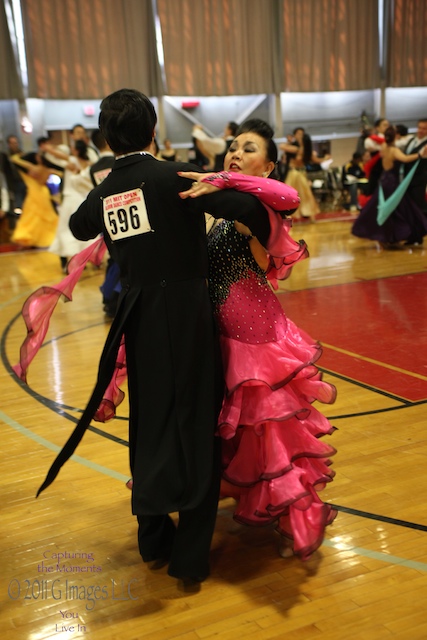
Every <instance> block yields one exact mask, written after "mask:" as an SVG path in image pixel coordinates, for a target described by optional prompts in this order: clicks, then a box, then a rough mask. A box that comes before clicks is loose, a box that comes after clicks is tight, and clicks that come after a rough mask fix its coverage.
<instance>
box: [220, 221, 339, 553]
mask: <svg viewBox="0 0 427 640" xmlns="http://www.w3.org/2000/svg"><path fill="white" fill-rule="evenodd" d="M284 232H285V230H284ZM208 251H209V263H210V274H209V286H210V294H211V299H212V301H213V303H214V310H215V315H216V319H217V323H218V327H219V332H220V341H221V350H222V356H223V363H224V370H225V381H226V389H227V390H226V395H225V398H224V402H223V406H222V410H221V414H220V419H219V423H218V431H219V434H220V435H221V437H222V438H223V443H222V450H223V453H222V465H223V493H224V494H225V495H228V496H232V497H234V498H235V499H236V501H237V504H236V508H235V513H234V518H235V519H236V520H237V521H239V522H242V523H245V524H249V525H264V524H265V525H267V524H270V523H273V522H274V523H275V524H276V526H277V530H278V531H279V533H281V534H282V535H284V536H286V537H287V538H289V539H290V540H292V543H293V548H294V553H295V554H297V555H299V556H300V557H301V558H303V559H306V558H308V557H309V556H310V555H311V554H312V553H313V552H314V551H315V550H316V549H317V548H318V547H319V546H320V544H321V543H322V540H323V535H324V530H325V527H326V526H327V525H328V524H330V523H331V522H332V520H333V519H334V517H335V515H336V512H335V511H334V510H333V509H332V508H331V507H330V506H329V505H327V504H324V503H323V502H322V501H321V499H320V498H319V496H318V493H317V492H318V491H319V490H320V489H322V488H323V487H324V486H325V484H326V483H328V482H330V481H331V480H332V478H333V476H334V472H333V471H332V469H331V467H330V456H331V455H333V454H334V453H335V449H334V448H333V447H331V446H330V445H329V444H327V443H326V442H325V441H324V440H323V439H322V438H321V436H323V435H326V434H331V433H332V432H333V430H334V428H333V427H332V425H331V424H330V423H329V421H328V420H327V419H326V418H325V416H323V415H322V414H321V413H320V412H319V411H318V410H317V409H316V408H315V407H313V404H312V403H313V402H314V401H315V400H319V401H321V402H325V403H332V402H334V400H335V396H336V391H335V388H334V387H333V386H332V385H330V384H328V383H325V382H323V381H322V378H321V373H320V372H319V371H318V369H317V368H316V366H315V365H314V363H315V362H316V360H317V359H318V358H319V357H320V355H321V349H320V346H319V345H318V344H317V343H316V342H315V341H314V340H312V339H311V338H310V337H309V336H308V335H307V334H306V333H305V332H303V331H302V330H300V329H298V327H296V325H295V324H294V323H293V322H292V321H291V320H290V319H289V318H287V317H286V315H285V313H284V311H283V309H282V306H281V304H280V301H279V299H278V298H277V296H276V295H275V294H274V292H273V291H272V289H271V288H270V285H269V283H268V281H267V277H266V275H265V273H264V272H263V271H262V269H261V268H260V267H259V266H258V264H257V262H256V261H255V259H254V258H253V255H252V252H251V250H250V248H249V243H248V240H247V239H246V238H245V237H244V236H243V235H242V234H240V233H238V232H237V231H236V229H235V227H234V224H233V222H227V221H224V222H221V223H219V224H218V225H217V226H216V227H215V228H214V229H213V231H211V233H210V234H209V236H208ZM297 259H301V256H300V257H299V258H297Z"/></svg>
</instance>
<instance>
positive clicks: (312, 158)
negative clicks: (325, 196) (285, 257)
mask: <svg viewBox="0 0 427 640" xmlns="http://www.w3.org/2000/svg"><path fill="white" fill-rule="evenodd" d="M279 149H280V150H281V151H284V152H285V153H286V158H287V166H288V171H287V174H286V176H285V179H284V182H285V183H286V184H287V185H289V186H291V187H294V189H296V190H297V191H298V194H299V197H300V199H301V204H300V206H299V207H298V209H297V210H296V211H295V213H294V214H293V216H292V218H293V220H294V221H295V222H298V221H300V220H309V221H314V219H315V216H316V214H317V213H318V211H319V205H318V203H317V202H316V199H315V197H314V195H313V192H312V190H311V183H310V182H309V180H308V178H307V171H306V165H308V164H311V163H314V164H318V163H319V162H320V160H319V158H318V156H317V153H316V152H315V151H314V150H313V147H312V144H311V138H310V136H309V135H308V134H306V133H305V131H304V129H303V128H302V127H297V128H296V129H295V130H294V132H293V135H292V136H289V137H288V142H282V143H281V144H279Z"/></svg>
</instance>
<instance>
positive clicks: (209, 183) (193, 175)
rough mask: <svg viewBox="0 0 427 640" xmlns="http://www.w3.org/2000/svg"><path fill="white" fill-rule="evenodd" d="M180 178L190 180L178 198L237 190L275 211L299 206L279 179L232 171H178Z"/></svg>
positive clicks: (295, 197) (296, 197)
mask: <svg viewBox="0 0 427 640" xmlns="http://www.w3.org/2000/svg"><path fill="white" fill-rule="evenodd" d="M179 175H180V176H182V177H183V178H189V179H190V180H193V184H192V186H191V188H190V189H188V190H187V191H182V192H181V193H180V194H179V195H180V196H181V198H189V197H190V198H197V197H199V196H201V195H206V194H208V193H213V192H214V191H216V190H217V189H236V190H237V191H242V192H245V193H250V194H251V195H254V196H256V197H257V198H258V199H259V200H260V201H261V202H262V203H263V204H266V205H267V206H269V207H271V208H272V209H274V211H294V210H295V209H297V208H298V206H299V203H300V199H299V195H298V192H297V191H296V189H294V188H293V187H290V186H289V185H287V184H285V183H284V182H280V181H279V180H272V179H270V178H261V177H258V176H248V175H246V174H243V173H235V172H232V171H220V172H219V173H197V172H195V171H183V172H179Z"/></svg>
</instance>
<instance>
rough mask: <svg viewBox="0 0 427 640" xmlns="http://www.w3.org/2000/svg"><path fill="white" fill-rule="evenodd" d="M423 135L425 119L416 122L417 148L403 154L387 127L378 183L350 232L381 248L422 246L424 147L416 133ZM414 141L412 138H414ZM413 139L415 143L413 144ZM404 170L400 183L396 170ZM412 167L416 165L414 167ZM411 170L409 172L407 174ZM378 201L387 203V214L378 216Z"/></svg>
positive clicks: (425, 227) (426, 229)
mask: <svg viewBox="0 0 427 640" xmlns="http://www.w3.org/2000/svg"><path fill="white" fill-rule="evenodd" d="M420 131H422V132H423V134H424V136H427V120H420V121H419V123H418V137H419V138H420V139H421V143H420V144H419V145H417V144H415V145H413V149H414V150H413V151H411V153H408V154H405V153H404V152H403V151H401V150H400V149H399V148H398V147H397V146H396V142H395V141H396V129H395V127H393V126H389V127H388V128H387V129H386V130H385V132H384V142H383V143H382V145H381V148H380V152H379V155H380V157H379V159H378V161H377V162H378V165H379V166H381V170H382V172H381V174H380V178H379V183H378V186H377V188H376V190H375V191H374V193H373V195H372V197H371V198H370V199H369V200H368V202H367V203H366V205H365V206H364V207H363V209H362V210H361V212H360V214H359V216H358V218H357V220H356V221H355V222H354V224H353V228H352V233H353V235H355V236H357V237H359V238H367V239H369V240H376V241H377V242H379V243H380V244H381V245H382V246H383V248H384V249H396V248H399V246H401V245H400V243H401V242H404V243H405V245H422V243H423V238H424V236H425V235H427V216H426V215H425V213H424V210H425V193H426V191H425V189H426V181H427V180H426V172H427V168H426V165H427V162H426V160H427V144H426V141H425V140H424V139H422V138H421V135H422V134H420V133H419V132H420ZM415 138H416V137H415ZM416 142H417V140H415V143H416ZM402 165H403V167H404V168H406V174H407V175H406V178H405V179H403V180H402V181H400V169H401V167H402ZM415 165H416V166H415ZM408 169H411V173H410V172H409V171H408ZM382 198H385V201H386V203H387V200H389V204H390V205H391V203H393V205H391V206H389V211H388V214H385V215H382V211H381V208H382V206H383V205H384V204H385V203H383V204H382Z"/></svg>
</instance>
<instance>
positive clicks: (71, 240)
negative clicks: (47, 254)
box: [50, 140, 93, 272]
mask: <svg viewBox="0 0 427 640" xmlns="http://www.w3.org/2000/svg"><path fill="white" fill-rule="evenodd" d="M71 154H72V155H71V156H70V157H69V158H68V164H67V166H66V168H65V174H64V183H63V190H62V202H61V204H60V206H59V211H58V213H59V223H58V230H57V233H56V237H55V240H54V241H53V244H52V246H51V247H50V251H51V253H55V254H56V255H58V256H59V259H60V262H61V268H62V270H63V271H64V272H66V265H67V261H68V259H69V258H71V256H74V255H76V254H77V253H79V251H81V250H82V249H84V247H86V246H87V244H88V243H87V242H81V241H80V240H77V239H76V238H75V237H74V236H73V234H72V233H71V231H70V228H69V226H68V225H69V222H70V217H71V216H72V214H73V213H74V211H76V210H77V209H78V208H79V206H80V205H81V203H82V202H83V200H84V199H85V198H86V196H87V194H88V193H89V191H91V189H93V184H92V182H91V180H90V177H89V176H87V177H86V178H84V177H80V173H81V171H82V170H83V169H85V168H86V167H87V166H89V165H90V161H89V156H88V145H87V144H86V142H84V141H83V140H76V143H75V146H74V147H73V150H72V152H71ZM83 176H84V174H83Z"/></svg>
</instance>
